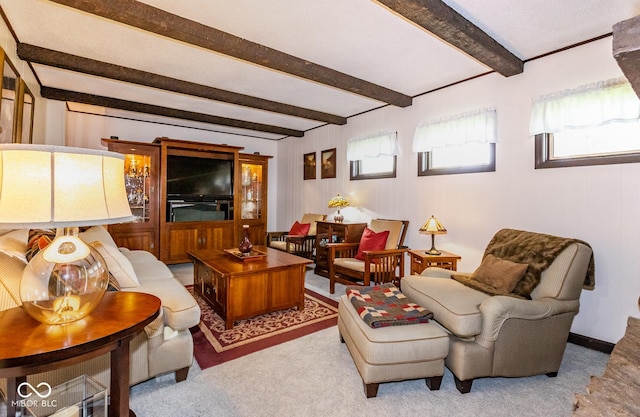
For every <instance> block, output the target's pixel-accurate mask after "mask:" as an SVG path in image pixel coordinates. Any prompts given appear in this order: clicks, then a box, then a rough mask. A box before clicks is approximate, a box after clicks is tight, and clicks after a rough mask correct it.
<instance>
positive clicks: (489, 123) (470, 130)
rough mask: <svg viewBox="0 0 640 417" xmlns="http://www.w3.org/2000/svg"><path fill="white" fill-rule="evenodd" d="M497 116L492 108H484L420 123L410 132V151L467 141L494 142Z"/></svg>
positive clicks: (430, 149) (496, 132) (496, 131)
mask: <svg viewBox="0 0 640 417" xmlns="http://www.w3.org/2000/svg"><path fill="white" fill-rule="evenodd" d="M497 119H498V118H497V113H496V110H495V109H494V108H487V109H481V110H475V111H472V112H469V113H463V114H458V115H454V116H450V117H446V118H442V119H438V120H435V121H430V122H424V123H421V124H419V125H418V127H416V130H415V133H414V135H413V152H431V151H432V150H433V149H434V148H444V147H447V146H451V145H464V144H466V143H471V142H479V143H496V142H497V141H498V127H497Z"/></svg>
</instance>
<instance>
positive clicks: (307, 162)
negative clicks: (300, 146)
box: [304, 152, 316, 180]
mask: <svg viewBox="0 0 640 417" xmlns="http://www.w3.org/2000/svg"><path fill="white" fill-rule="evenodd" d="M304 179H305V180H315V179H316V153H315V152H311V153H305V154H304Z"/></svg>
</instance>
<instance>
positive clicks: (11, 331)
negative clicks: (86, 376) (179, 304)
mask: <svg viewBox="0 0 640 417" xmlns="http://www.w3.org/2000/svg"><path fill="white" fill-rule="evenodd" d="M160 305H161V304H160V299H159V298H157V297H155V296H153V295H149V294H143V293H135V292H107V293H106V294H105V295H104V298H103V299H102V301H100V303H99V304H98V306H97V307H96V309H95V310H93V311H92V312H91V314H89V315H88V316H87V317H85V318H84V319H82V320H78V321H76V322H73V323H69V324H65V325H62V326H56V325H47V324H42V323H40V322H37V321H36V320H34V319H33V318H31V317H30V316H28V315H27V314H26V313H25V312H24V310H23V309H22V308H21V307H15V308H12V309H9V310H5V311H0V378H7V416H9V417H12V416H15V415H16V411H17V406H16V404H17V401H16V396H17V393H16V389H17V386H18V384H20V383H22V382H24V381H26V376H27V375H30V374H36V373H40V372H45V371H51V370H55V369H58V368H61V367H63V366H68V365H73V364H75V363H79V362H83V361H86V360H87V359H90V358H93V357H96V356H99V355H103V354H105V353H108V352H111V388H110V397H111V403H110V405H109V416H110V417H123V416H127V415H129V416H135V414H134V413H133V412H132V411H131V410H129V342H130V341H131V339H133V338H134V337H135V336H136V335H137V334H138V333H140V332H141V331H142V330H143V329H144V327H145V326H146V325H147V324H149V323H151V322H152V321H153V320H154V319H155V318H156V317H157V316H158V314H159V313H160ZM40 382H45V383H46V382H47V381H38V383H40Z"/></svg>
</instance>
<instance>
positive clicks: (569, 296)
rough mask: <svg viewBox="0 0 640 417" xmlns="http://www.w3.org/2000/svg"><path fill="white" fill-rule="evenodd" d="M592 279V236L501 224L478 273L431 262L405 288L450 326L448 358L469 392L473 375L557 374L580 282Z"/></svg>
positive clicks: (577, 302) (459, 382)
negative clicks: (554, 233) (585, 237)
mask: <svg viewBox="0 0 640 417" xmlns="http://www.w3.org/2000/svg"><path fill="white" fill-rule="evenodd" d="M594 283H595V281H594V264H593V254H592V250H591V248H590V247H589V245H588V244H586V243H584V242H582V241H580V240H577V239H568V238H562V237H557V236H551V235H546V234H541V233H534V232H526V231H521V230H514V229H502V230H500V231H498V232H497V233H496V234H495V236H494V237H493V239H492V240H491V241H490V242H489V244H488V245H487V247H486V249H485V252H484V257H483V260H482V264H481V265H480V266H479V267H478V268H477V269H476V270H475V271H474V272H473V273H471V274H463V273H458V272H453V273H452V271H449V270H444V269H441V268H434V267H431V268H427V269H425V270H424V271H423V272H422V273H421V274H420V275H412V276H407V277H404V278H402V283H401V289H402V292H403V293H404V294H406V295H407V297H409V298H411V299H412V300H413V301H414V302H415V303H416V304H418V305H420V306H422V307H424V308H426V309H427V310H430V311H431V312H433V318H434V320H435V321H437V322H438V323H440V325H442V326H443V327H445V328H446V329H447V331H448V332H449V333H450V336H449V338H450V343H451V344H450V347H449V355H448V356H447V358H446V359H445V365H446V366H447V367H448V368H449V369H450V370H451V372H452V373H453V375H454V379H455V383H456V387H457V388H458V390H459V391H460V392H461V393H463V394H464V393H467V392H469V391H470V390H471V384H472V383H473V380H474V379H475V378H481V377H524V376H531V375H541V374H546V375H547V376H550V377H554V376H556V375H557V373H558V369H559V368H560V363H561V361H562V356H563V354H564V349H565V346H566V344H567V338H568V336H569V331H570V329H571V323H572V322H573V318H574V316H575V315H576V314H577V313H578V310H579V306H580V293H581V290H582V289H583V288H586V289H592V288H593V286H594Z"/></svg>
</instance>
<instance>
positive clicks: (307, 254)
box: [267, 213, 327, 259]
mask: <svg viewBox="0 0 640 417" xmlns="http://www.w3.org/2000/svg"><path fill="white" fill-rule="evenodd" d="M326 218H327V215H326V214H314V213H305V214H304V215H303V216H302V219H301V220H300V221H299V222H298V221H296V222H295V223H294V224H293V226H291V229H289V230H288V231H284V232H267V246H268V247H270V248H273V249H278V250H281V251H284V252H288V253H291V254H294V255H297V256H302V257H303V258H307V259H313V255H314V249H315V244H316V226H317V223H316V222H318V221H324V220H325V219H326Z"/></svg>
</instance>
